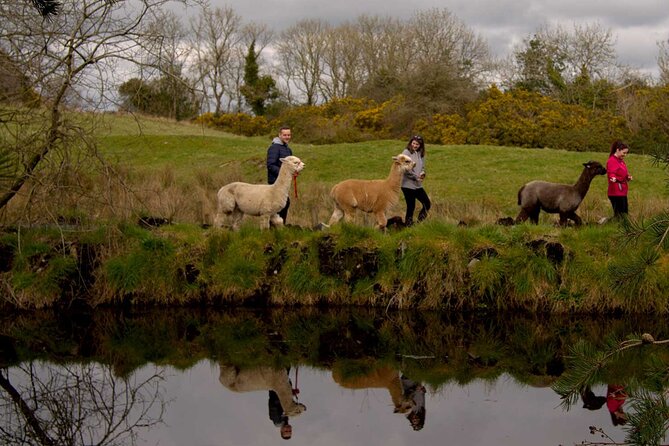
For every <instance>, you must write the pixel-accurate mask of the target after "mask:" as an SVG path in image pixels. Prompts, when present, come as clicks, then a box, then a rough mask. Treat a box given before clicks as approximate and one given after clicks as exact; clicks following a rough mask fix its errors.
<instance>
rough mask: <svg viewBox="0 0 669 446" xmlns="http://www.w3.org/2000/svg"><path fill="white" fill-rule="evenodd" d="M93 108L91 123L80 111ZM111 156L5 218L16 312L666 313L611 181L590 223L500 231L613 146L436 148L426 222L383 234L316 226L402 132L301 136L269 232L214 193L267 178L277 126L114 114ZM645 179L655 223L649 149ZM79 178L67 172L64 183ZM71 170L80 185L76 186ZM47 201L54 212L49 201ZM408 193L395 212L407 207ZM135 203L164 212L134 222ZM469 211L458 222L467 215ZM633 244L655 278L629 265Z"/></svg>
mask: <svg viewBox="0 0 669 446" xmlns="http://www.w3.org/2000/svg"><path fill="white" fill-rule="evenodd" d="M84 118H85V116H83V117H82V118H81V119H84ZM96 125H98V130H97V136H98V139H99V141H100V147H99V149H98V151H99V156H100V157H102V158H104V159H106V160H107V161H109V162H111V166H112V167H111V168H110V169H109V170H107V171H106V173H105V174H104V175H103V174H102V173H101V171H100V170H99V169H94V168H91V169H90V170H89V171H88V173H86V174H83V173H81V172H79V174H80V176H79V177H77V178H76V179H67V181H65V179H63V178H61V179H60V181H62V183H59V186H63V187H62V188H60V189H59V190H58V193H54V192H51V193H50V195H48V196H44V197H43V198H41V201H38V202H37V203H38V204H37V207H36V208H31V215H29V217H31V219H30V220H29V221H30V223H29V224H28V223H26V222H25V220H24V219H23V214H22V212H25V211H24V210H25V209H26V208H27V206H26V203H27V200H32V201H33V203H35V201H36V200H37V197H38V193H37V192H35V190H36V189H32V188H30V187H26V188H25V190H26V191H27V192H26V193H25V194H22V195H20V196H18V197H17V198H16V199H15V200H13V201H12V203H11V206H10V207H9V209H8V210H6V212H5V213H4V214H3V218H4V221H5V222H6V224H5V231H4V232H3V233H2V237H1V239H0V257H1V258H0V260H2V262H0V263H1V264H2V265H3V267H2V268H1V269H0V282H1V284H2V286H3V289H4V290H6V292H5V295H4V296H3V297H4V298H3V302H4V303H5V304H6V305H7V306H9V307H13V308H38V307H48V306H56V305H70V304H72V302H83V303H85V304H86V305H91V306H96V305H101V304H118V303H129V304H137V305H151V304H161V305H175V304H191V303H202V302H207V303H235V304H243V303H246V304H249V303H254V304H263V305H282V304H289V305H314V304H330V305H342V304H354V305H366V306H375V307H397V308H430V309H433V308H434V309H437V308H441V309H481V308H483V309H495V310H497V309H499V310H505V309H520V310H527V311H545V312H574V311H577V312H588V313H596V312H602V311H605V312H629V313H631V312H661V313H664V312H666V311H667V310H668V305H667V297H666V296H669V274H667V273H668V271H667V268H669V260H668V258H667V255H666V254H661V253H659V254H658V253H651V254H647V253H643V255H637V254H640V251H641V248H639V247H635V246H634V245H631V244H625V243H624V239H622V238H621V237H620V235H619V228H618V226H617V225H615V224H607V225H597V224H595V222H596V221H598V220H599V219H600V218H602V217H605V216H609V215H610V213H611V211H610V204H609V203H608V199H607V197H606V182H605V179H604V177H598V178H595V180H594V181H593V183H592V186H591V189H590V192H589V194H588V196H587V197H586V199H585V200H584V202H583V203H582V204H581V206H580V208H579V214H580V215H581V216H582V217H583V220H584V221H585V222H586V225H585V227H583V228H556V227H555V225H554V223H555V221H556V217H555V216H553V215H544V214H542V217H541V220H540V224H539V225H538V226H531V225H520V226H515V227H502V226H498V225H495V222H496V221H497V219H499V218H501V217H507V216H515V215H516V213H517V205H516V193H517V190H518V188H519V187H520V186H521V185H522V184H524V183H525V182H527V181H529V180H532V179H544V180H549V181H556V182H566V183H573V182H575V181H576V179H577V178H578V176H579V174H580V172H581V170H582V163H584V162H586V161H588V160H591V159H594V160H598V161H600V162H605V160H606V159H605V158H606V155H605V154H603V153H587V152H566V151H560V150H549V149H541V150H532V149H520V148H509V147H489V146H435V145H431V146H428V148H427V150H428V153H427V172H428V177H427V180H426V182H425V187H426V190H427V191H428V193H429V194H430V197H431V199H432V201H433V210H432V212H431V214H430V216H429V218H428V220H426V221H425V222H423V223H422V224H420V225H418V226H416V227H414V228H411V229H406V230H403V231H400V232H392V231H391V232H388V233H385V234H382V233H380V232H378V231H376V230H374V229H372V225H373V224H372V221H371V219H369V218H368V217H367V216H362V215H361V216H358V218H357V220H356V222H355V224H353V225H350V226H347V225H342V226H336V227H333V228H331V229H330V230H329V231H327V232H312V231H310V230H307V229H301V228H310V227H312V226H313V225H315V224H316V223H318V222H321V221H327V220H328V219H329V216H330V213H331V212H332V204H331V202H330V199H329V196H328V191H329V189H330V188H331V187H332V185H334V184H335V183H337V182H338V181H341V180H344V179H347V178H384V177H385V176H387V173H388V171H389V169H390V163H391V157H392V156H393V155H395V154H397V153H399V152H400V151H401V150H402V149H403V147H404V144H405V143H404V142H403V141H374V142H366V143H360V144H336V145H325V146H311V145H303V144H300V143H299V135H296V136H295V143H294V144H291V146H292V147H293V150H294V153H295V154H296V155H298V156H300V157H301V158H302V159H303V160H304V161H305V163H306V165H307V167H306V169H305V170H304V171H303V173H302V174H300V177H299V179H298V191H299V196H298V197H297V198H295V197H293V198H292V205H291V210H290V214H289V223H291V224H292V225H296V226H295V227H291V228H284V229H282V230H279V231H267V232H260V231H259V230H258V229H257V228H258V221H257V220H256V219H254V218H250V219H249V220H248V221H246V222H245V224H244V225H243V228H242V231H240V232H239V233H230V232H228V231H225V230H218V229H212V228H210V229H206V228H207V225H208V224H210V223H211V222H212V219H213V214H214V212H215V201H214V198H215V194H216V191H217V190H218V188H219V187H220V186H221V185H223V184H226V183H228V182H230V181H238V180H241V181H246V182H251V183H264V182H265V180H266V168H265V153H266V148H267V145H268V144H269V140H268V139H267V138H246V137H238V136H231V135H227V134H225V133H220V132H216V131H213V130H211V129H206V128H203V127H199V126H195V125H190V124H177V123H173V122H169V121H162V120H143V121H141V122H139V123H138V122H137V121H136V120H134V118H132V117H129V116H118V115H109V116H106V117H105V120H104V121H102V123H100V122H97V124H96ZM627 162H628V165H629V168H630V171H631V173H632V174H633V175H634V177H635V180H634V182H633V183H632V185H631V193H630V210H631V216H632V217H633V218H635V219H643V218H646V217H649V216H652V215H655V214H657V213H659V212H660V211H662V210H665V209H666V189H665V180H666V173H665V172H664V171H663V170H662V169H660V168H658V167H655V166H653V165H652V163H651V160H650V158H648V157H645V156H641V155H635V154H634V152H633V151H632V154H631V155H630V156H629V157H628V159H627ZM68 181H69V182H68ZM74 182H76V183H77V184H78V185H79V186H84V187H80V188H79V190H85V191H86V194H85V195H83V196H68V190H69V189H68V187H67V186H68V185H72V184H74ZM39 206H42V207H43V208H42V209H40V208H39ZM403 206H404V203H403V200H401V201H400V204H399V205H398V206H397V208H396V209H395V210H394V211H393V213H392V214H393V215H403V213H404V208H403ZM140 216H152V217H159V218H164V219H166V220H169V221H170V222H171V223H172V224H171V225H167V226H163V227H160V228H157V229H145V228H141V227H139V226H138V225H137V224H136V222H137V220H138V217H140ZM463 224H464V225H463ZM633 258H639V259H640V260H639V262H641V264H640V266H641V267H642V268H641V271H643V274H637V275H635V276H633V277H626V276H624V274H621V271H623V272H624V269H625V268H624V267H625V266H626V265H627V264H628V263H629V262H630V261H631V260H630V259H633Z"/></svg>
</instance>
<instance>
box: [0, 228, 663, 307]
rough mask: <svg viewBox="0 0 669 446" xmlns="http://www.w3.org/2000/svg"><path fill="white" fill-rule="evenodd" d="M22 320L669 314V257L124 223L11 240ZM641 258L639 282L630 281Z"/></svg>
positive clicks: (586, 239)
mask: <svg viewBox="0 0 669 446" xmlns="http://www.w3.org/2000/svg"><path fill="white" fill-rule="evenodd" d="M0 248H1V249H0V251H1V252H2V253H3V257H4V260H6V261H7V262H6V263H5V264H6V265H8V267H7V268H6V269H5V270H4V272H2V273H0V274H1V275H0V278H1V279H2V282H3V288H4V289H5V290H7V292H6V294H5V296H4V299H3V302H4V304H5V306H9V307H12V308H36V307H37V308H39V307H53V306H56V307H61V306H71V305H73V304H77V303H79V304H84V305H86V306H98V305H118V304H125V305H136V306H147V305H193V304H207V305H261V306H268V305H269V306H274V305H362V306H371V307H378V308H422V309H445V310H457V311H461V310H492V311H498V310H513V311H518V310H520V311H528V312H533V313H537V312H545V313H575V312H578V313H592V314H601V313H640V312H641V313H666V312H667V311H668V310H669V305H668V302H669V255H667V254H657V253H656V254H654V256H653V257H652V259H651V258H649V257H648V256H647V255H642V254H643V252H642V251H641V248H638V247H635V246H634V245H622V244H621V240H620V233H619V228H618V226H617V225H615V224H608V225H603V226H600V225H595V226H586V227H582V228H565V229H560V228H555V227H553V226H552V225H538V226H531V225H520V226H512V227H505V226H497V225H478V226H473V227H461V226H457V225H453V224H449V223H444V222H439V221H429V222H425V223H423V224H421V225H418V226H415V227H413V228H410V229H405V230H402V231H398V232H388V233H385V234H384V233H380V232H378V231H376V230H374V229H372V228H366V227H361V226H357V225H342V226H338V227H336V228H334V229H332V230H330V231H327V232H314V231H310V230H303V229H298V228H284V229H281V230H271V231H264V232H261V231H260V230H259V229H256V228H253V227H249V226H247V227H245V228H243V229H242V230H241V231H240V232H237V233H231V232H229V231H227V230H223V229H213V228H211V229H202V228H200V227H198V226H195V225H169V226H163V227H161V228H157V229H153V230H149V229H142V228H140V227H138V226H136V225H129V224H126V223H119V224H110V225H108V226H96V227H91V228H89V229H84V228H77V229H71V230H68V231H66V230H64V229H63V228H60V229H58V228H51V229H30V230H28V229H23V230H20V231H14V232H6V233H5V234H4V235H3V236H2V238H1V239H0ZM634 258H640V259H641V260H640V261H641V262H646V263H644V264H643V268H642V269H641V273H637V274H636V275H635V276H633V277H627V276H625V275H623V274H621V271H622V270H624V267H625V266H627V265H629V263H630V262H631V259H634Z"/></svg>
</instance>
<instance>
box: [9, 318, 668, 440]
mask: <svg viewBox="0 0 669 446" xmlns="http://www.w3.org/2000/svg"><path fill="white" fill-rule="evenodd" d="M66 316H67V317H63V315H61V314H53V313H31V314H20V315H12V317H4V318H3V320H0V327H2V328H1V329H0V367H2V374H1V375H0V377H1V378H2V383H5V381H7V382H8V383H9V384H8V385H7V386H4V385H3V386H2V390H0V393H1V394H2V395H1V399H0V401H1V404H2V408H1V410H2V413H1V417H2V418H1V421H0V433H1V434H4V435H5V437H7V438H2V440H3V441H5V443H6V444H71V445H76V444H119V445H125V444H134V442H135V441H138V440H141V441H139V442H140V443H146V444H151V445H153V444H160V445H161V446H170V445H174V446H180V445H185V444H189V445H190V444H192V445H196V446H199V445H203V446H208V445H215V444H216V445H219V444H225V445H255V444H273V443H276V442H281V441H283V440H282V438H284V439H290V441H291V443H294V444H304V445H308V444H309V445H310V444H319V445H330V444H332V445H335V444H370V445H372V444H384V445H386V444H389V445H393V444H409V443H416V442H418V443H420V444H444V442H445V441H447V442H449V443H450V444H456V445H457V444H460V445H469V444H486V443H490V444H496V445H505V444H508V445H512V444H513V445H537V444H556V445H557V444H575V443H580V442H581V441H583V440H588V435H589V428H588V427H589V426H598V427H602V428H603V429H606V430H607V435H609V436H610V438H614V439H616V440H617V441H619V440H621V439H622V438H623V437H624V434H623V432H622V430H621V425H620V424H619V423H618V422H615V423H612V422H611V421H612V418H611V415H610V414H611V413H612V412H610V411H609V409H611V408H613V412H615V411H616V410H619V409H620V408H621V407H623V406H624V404H625V401H624V400H623V397H622V395H623V394H622V393H621V392H619V391H618V392H617V393H616V391H615V388H612V389H609V388H608V387H609V386H607V384H608V383H626V382H629V380H630V378H632V377H633V375H634V373H638V372H639V370H635V366H634V364H631V365H626V366H625V367H621V368H620V370H615V371H612V372H611V373H610V374H609V375H607V376H606V377H603V381H602V382H601V383H597V384H596V385H593V386H592V388H587V389H584V390H583V391H582V392H581V398H582V401H583V406H582V407H580V405H579V406H578V407H574V408H572V410H570V411H569V412H564V411H563V410H562V408H561V407H560V402H561V401H560V398H559V396H558V395H557V394H556V393H555V392H553V391H552V390H551V389H550V387H549V386H550V384H551V383H552V382H553V381H554V380H555V379H556V378H557V377H558V376H559V375H560V374H561V373H562V371H563V370H564V361H563V358H564V355H565V354H566V353H567V352H568V348H569V346H570V345H573V344H574V343H576V342H578V341H579V340H588V341H590V342H592V343H593V344H597V343H598V342H603V339H605V337H606V335H618V336H620V337H623V336H625V335H626V334H628V333H633V332H641V331H648V332H653V333H655V334H656V336H657V337H658V338H666V337H667V334H666V333H665V331H666V330H667V327H665V324H664V323H663V321H660V320H657V321H654V320H640V319H639V318H635V319H634V321H628V320H621V319H611V320H604V319H603V318H597V319H591V320H590V319H586V318H574V319H570V318H541V317H525V316H521V315H503V316H501V317H497V316H490V315H487V316H486V317H477V316H475V315H466V314H460V315H447V314H439V313H435V312H431V313H408V312H403V313H385V312H383V311H374V310H361V311H358V310H353V309H337V310H334V311H330V312H327V311H315V310H314V309H307V310H305V311H301V310H293V311H290V312H285V311H281V310H280V311H258V312H256V311H250V310H234V311H216V310H213V309H211V308H207V309H204V308H203V309H196V310H185V309H183V310H169V311H147V312H145V313H141V314H138V313H126V312H115V311H104V310H96V312H95V313H93V314H85V315H69V316H68V315H66ZM0 318H2V316H0ZM12 388H14V389H16V392H12V391H11V389H12ZM75 389H76V391H75ZM16 393H18V395H19V398H18V399H17V398H15V395H16ZM49 397H50V398H52V399H53V400H54V401H49ZM609 397H610V398H609ZM609 399H610V400H611V406H609V404H608V400H609ZM21 400H22V401H24V403H21V402H20V401H21ZM620 401H622V402H621V403H620V404H618V406H619V407H614V405H615V404H616V403H618V402H620ZM167 402H169V405H167ZM605 405H606V409H603V408H604V406H605ZM25 407H27V408H28V410H25ZM307 407H308V410H306V409H307ZM627 409H629V408H627ZM624 412H625V410H623V413H624ZM31 413H32V414H34V415H35V416H37V422H35V421H34V420H32V419H31ZM75 413H76V414H77V416H76V417H75V416H74V415H73V414H75ZM428 414H429V420H428V419H427V418H428ZM616 416H618V415H616ZM57 420H60V421H57ZM110 420H114V421H115V422H114V423H111V422H110ZM120 420H123V421H122V422H120ZM105 423H107V424H105ZM614 424H615V425H614ZM609 430H610V431H609ZM61 438H62V439H63V441H60V439H61ZM22 442H23V443H22ZM105 442H106V443H105Z"/></svg>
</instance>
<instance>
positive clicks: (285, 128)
mask: <svg viewBox="0 0 669 446" xmlns="http://www.w3.org/2000/svg"><path fill="white" fill-rule="evenodd" d="M284 130H290V126H287V125H282V126H281V127H280V128H279V133H281V132H283V131H284Z"/></svg>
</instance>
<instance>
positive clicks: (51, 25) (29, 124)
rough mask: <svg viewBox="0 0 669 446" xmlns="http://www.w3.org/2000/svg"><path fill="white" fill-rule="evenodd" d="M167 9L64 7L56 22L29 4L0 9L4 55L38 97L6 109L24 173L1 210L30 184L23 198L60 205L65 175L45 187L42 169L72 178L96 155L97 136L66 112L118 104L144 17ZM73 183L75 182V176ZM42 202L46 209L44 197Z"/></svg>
mask: <svg viewBox="0 0 669 446" xmlns="http://www.w3.org/2000/svg"><path fill="white" fill-rule="evenodd" d="M167 3H168V1H167V0H137V1H132V2H130V1H115V2H110V1H108V0H66V1H63V2H62V5H61V9H60V10H59V13H58V14H57V15H55V16H52V17H51V19H50V20H43V19H42V18H41V17H40V16H39V15H38V14H35V11H34V9H33V8H32V6H31V5H30V4H28V3H25V2H21V1H19V0H10V1H4V2H2V3H0V23H2V26H1V27H0V50H1V51H3V52H4V53H5V54H6V56H7V57H8V59H9V60H11V61H12V62H13V63H14V64H16V66H19V67H21V69H22V71H23V75H24V76H25V79H26V80H27V84H26V86H25V88H26V90H27V91H31V92H34V100H32V101H27V102H25V103H24V107H22V108H16V107H14V108H7V107H0V115H1V119H0V125H4V129H3V130H4V131H3V132H0V133H1V134H2V140H1V142H2V146H3V147H5V148H7V150H8V151H9V152H10V153H11V156H12V158H13V159H14V161H15V162H16V165H17V166H20V170H19V172H18V173H17V175H16V177H15V180H14V181H13V182H12V184H11V185H10V187H9V188H8V190H7V191H5V192H4V193H2V195H1V196H0V209H3V208H5V206H6V205H7V204H8V203H9V202H10V200H12V199H13V198H14V197H16V196H17V194H18V193H19V191H21V189H22V188H23V187H24V185H26V183H28V182H29V181H32V185H33V187H34V189H32V192H31V194H29V195H25V197H26V200H34V199H36V198H37V197H38V195H37V194H34V193H33V192H34V191H35V190H36V189H35V188H42V189H43V190H46V191H47V192H48V194H49V199H51V200H52V201H53V202H54V203H55V202H57V201H58V200H59V199H60V198H61V196H60V195H59V194H58V193H55V192H54V190H55V188H57V187H58V185H59V183H58V182H59V181H61V180H62V179H63V178H64V177H63V175H57V176H56V177H51V179H48V180H46V179H43V181H45V182H43V183H42V184H39V183H38V181H37V179H36V177H35V174H36V173H37V172H38V167H40V166H42V165H43V163H45V162H51V163H52V164H51V166H52V169H40V170H41V171H49V170H51V171H53V170H54V169H55V170H57V171H60V172H63V170H62V169H63V168H66V169H70V173H71V169H73V168H74V167H75V166H76V165H78V166H81V165H82V164H86V163H82V162H81V156H82V153H88V154H90V155H93V156H95V143H94V138H93V137H92V135H93V132H92V131H91V130H90V128H88V129H86V128H84V127H82V123H81V122H74V121H73V120H72V119H71V118H70V117H68V116H67V115H66V113H65V111H66V110H67V109H68V108H71V107H81V108H85V109H90V110H99V109H102V108H104V107H106V106H108V105H109V104H110V103H111V102H112V101H113V100H114V94H115V92H116V88H115V86H116V85H117V84H118V83H120V82H118V79H116V76H124V75H125V73H126V67H128V66H130V65H131V64H134V63H136V61H137V60H139V58H140V56H139V53H140V50H141V49H142V45H143V43H144V42H145V39H144V36H143V27H142V24H143V22H144V20H145V18H147V16H148V15H149V14H150V13H151V12H153V11H158V10H160V9H161V8H162V7H164V6H165V5H166V4H167ZM124 64H125V65H124ZM82 148H86V149H85V150H82ZM59 169H60V170H59ZM69 178H70V179H74V181H76V178H77V175H74V176H73V175H69ZM69 186H72V184H70V185H69ZM80 186H82V190H84V189H85V185H80ZM31 197H32V198H31ZM41 202H42V203H43V204H44V203H46V201H45V197H44V196H42V197H41ZM47 204H51V203H47ZM41 217H42V218H43V217H44V215H41Z"/></svg>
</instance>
